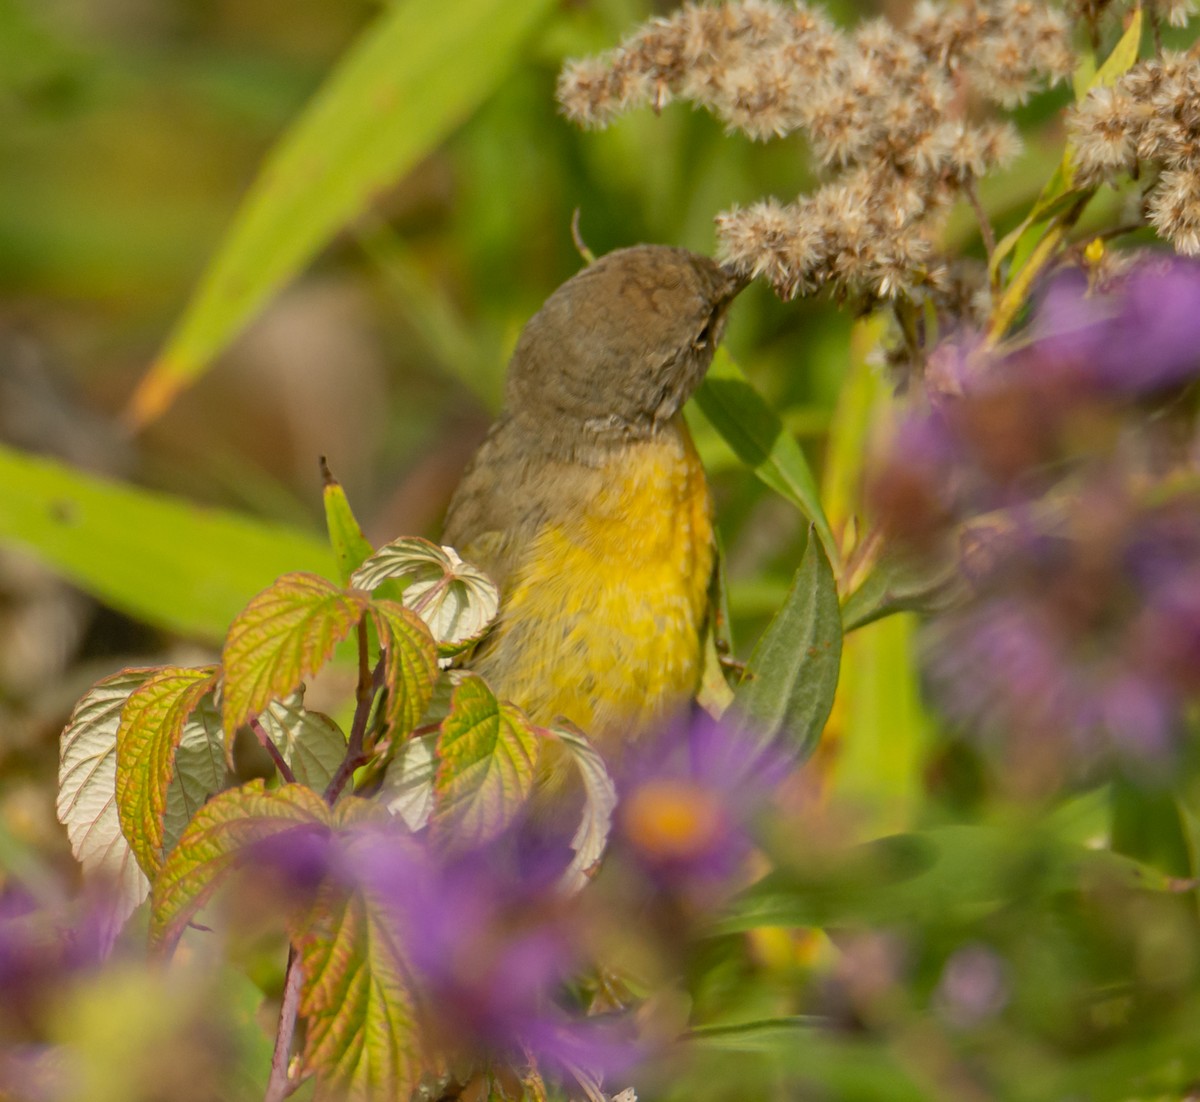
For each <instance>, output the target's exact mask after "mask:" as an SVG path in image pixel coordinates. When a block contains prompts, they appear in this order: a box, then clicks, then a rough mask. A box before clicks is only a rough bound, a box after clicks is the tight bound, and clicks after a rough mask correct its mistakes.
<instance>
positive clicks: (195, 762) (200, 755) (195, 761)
mask: <svg viewBox="0 0 1200 1102" xmlns="http://www.w3.org/2000/svg"><path fill="white" fill-rule="evenodd" d="M229 783H230V777H229V769H228V767H227V765H226V761H225V738H224V733H223V732H222V730H221V712H220V709H219V708H218V707H217V705H216V701H215V700H214V699H213V698H212V696H206V697H204V699H203V700H201V701H200V703H199V704H198V705H197V706H196V708H195V710H194V711H193V712H192V714H191V715H190V716H188V720H187V722H186V723H185V724H184V725H183V735H182V737H181V738H180V739H179V745H178V746H177V747H176V748H175V775H174V776H173V777H172V778H171V784H170V786H169V787H168V788H167V809H166V812H165V813H164V815H163V852H164V853H170V851H171V850H172V849H173V848H174V847H175V845H176V844H177V843H178V842H179V839H180V838H181V837H183V832H184V831H185V830H186V829H187V825H188V823H190V822H191V821H192V817H193V816H194V815H195V814H196V812H197V811H199V810H200V808H202V807H203V806H204V805H205V803H206V802H207V801H208V799H209V797H210V796H213V795H215V794H216V793H218V792H220V791H221V790H222V789H224V788H227V787H228V786H229Z"/></svg>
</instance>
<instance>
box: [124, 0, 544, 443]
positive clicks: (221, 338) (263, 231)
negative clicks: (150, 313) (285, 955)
mask: <svg viewBox="0 0 1200 1102" xmlns="http://www.w3.org/2000/svg"><path fill="white" fill-rule="evenodd" d="M550 6H551V0H522V2H520V3H513V2H512V0H442V2H441V3H437V4H430V3H426V2H425V0H399V2H397V3H394V4H392V5H389V6H387V7H385V8H384V9H383V13H382V14H381V16H380V17H379V19H378V20H377V21H376V22H375V24H374V25H373V26H371V27H370V28H369V29H368V30H367V31H366V33H365V34H364V35H363V36H362V38H360V39H359V41H358V42H357V43H356V44H355V45H354V46H353V47H352V48H351V49H350V50H349V51H348V53H347V54H346V56H345V57H344V58H343V59H342V61H341V62H340V63H339V65H338V67H337V68H336V69H335V70H334V72H333V73H332V74H331V76H330V77H329V79H328V80H327V81H326V82H325V85H324V86H323V87H322V88H321V89H320V90H319V91H318V93H317V94H316V96H315V97H314V98H313V100H312V101H311V102H310V103H309V105H308V107H307V109H306V110H305V111H304V113H303V114H302V115H301V116H300V118H299V119H297V121H296V122H295V123H294V124H293V125H292V127H291V128H290V130H289V131H288V132H287V133H286V134H285V135H284V136H283V138H282V139H281V141H280V142H279V144H278V145H277V146H276V148H275V149H274V151H273V152H272V153H271V155H270V156H269V158H268V159H267V162H266V164H265V165H264V167H263V169H262V172H261V173H260V174H259V177H258V179H257V180H256V181H255V182H254V184H253V185H252V187H251V189H250V192H249V194H248V195H247V197H246V199H245V201H244V202H243V204H242V207H241V209H240V210H239V211H238V214H237V216H236V218H235V221H234V224H233V226H232V227H231V229H230V230H229V232H228V234H227V235H226V237H225V240H224V242H223V243H222V245H221V248H220V251H219V252H218V254H217V256H216V258H215V259H214V261H213V262H212V264H211V266H210V267H209V269H208V271H207V272H206V273H205V275H204V277H203V279H202V280H201V283H200V287H199V289H198V290H197V292H196V294H195V296H194V298H193V299H192V301H191V303H190V304H189V306H188V308H187V310H186V312H185V313H184V316H183V318H182V319H181V321H180V323H179V325H178V327H177V328H176V330H175V332H174V333H173V334H172V336H171V338H170V340H169V342H168V344H167V347H166V349H165V350H164V352H163V353H162V356H161V357H160V358H159V360H158V362H157V363H156V364H155V365H154V367H153V368H152V369H151V371H150V372H149V373H148V374H147V376H146V377H145V378H144V379H143V381H142V383H141V385H140V387H139V388H138V391H137V393H136V394H135V395H134V398H133V401H132V404H131V413H132V415H133V418H134V419H135V421H137V422H145V421H147V420H150V419H152V418H153V417H155V416H156V415H157V414H158V413H159V412H160V411H161V410H162V409H163V408H165V406H166V405H167V404H168V403H169V402H170V401H171V399H172V397H173V396H174V395H175V393H177V392H178V390H180V389H181V388H182V387H183V386H185V385H187V384H188V383H189V382H190V381H192V380H193V379H195V378H196V376H198V375H199V374H201V373H202V372H203V370H204V369H205V367H206V366H207V364H208V363H209V362H210V361H211V360H212V358H213V357H214V356H215V355H216V354H217V353H218V352H220V351H221V349H222V348H224V347H225V346H226V345H227V344H228V343H229V341H230V339H231V338H232V337H233V336H234V335H235V334H236V333H237V332H238V331H239V330H240V329H241V327H242V326H243V325H244V324H245V323H246V322H247V321H248V320H249V319H250V317H251V316H252V315H253V314H254V312H255V311H256V310H257V309H258V308H259V307H260V306H261V305H262V303H263V302H264V300H265V299H266V298H267V297H268V296H269V295H270V294H271V293H272V292H274V291H275V290H276V289H277V288H278V287H279V286H280V285H281V284H283V283H284V282H285V281H286V280H288V279H290V278H291V277H292V276H294V275H295V274H296V273H297V272H298V271H299V270H300V269H301V268H302V267H303V266H304V265H305V264H306V263H307V262H308V260H309V259H310V258H311V257H312V256H313V254H314V253H315V252H316V251H317V250H318V249H319V248H321V247H322V246H323V245H324V244H325V243H326V242H327V241H329V239H330V238H331V237H332V236H333V234H334V233H335V232H336V231H337V230H338V229H339V228H340V227H342V226H343V225H345V224H346V223H347V222H348V221H350V220H351V219H353V218H354V217H356V216H357V215H358V214H360V213H361V212H362V211H363V210H364V209H365V208H366V206H367V205H368V203H369V202H370V200H371V198H372V196H373V195H374V194H376V193H377V192H378V191H380V190H381V189H382V188H384V187H386V186H387V185H388V184H390V183H392V182H393V181H394V180H396V179H397V178H398V177H400V176H402V175H403V174H404V173H405V172H407V171H408V170H409V169H410V168H411V167H412V166H413V165H415V164H416V163H417V162H418V161H419V160H420V159H421V158H422V157H424V156H425V155H426V154H428V153H429V152H430V151H431V150H432V149H434V148H435V147H436V146H437V145H438V144H439V143H440V142H441V141H442V140H444V139H445V137H446V136H447V135H448V134H449V133H450V132H451V131H452V130H453V129H454V128H455V127H456V126H458V125H459V124H460V123H461V122H462V121H463V120H465V119H466V118H467V117H468V116H469V115H470V114H471V112H472V111H474V110H475V108H476V107H478V105H479V104H480V103H482V102H483V100H484V99H485V98H486V97H487V96H488V95H489V93H490V92H491V91H492V90H493V89H494V88H495V87H496V85H497V84H498V83H499V81H500V80H501V79H502V77H503V76H504V74H505V73H506V72H507V70H508V68H509V67H510V65H511V64H512V63H513V61H514V60H515V58H516V56H517V52H518V49H519V47H520V45H521V43H522V42H523V41H524V39H525V37H526V36H527V34H528V33H529V31H530V30H531V29H532V28H533V27H534V25H535V24H536V22H537V21H538V19H540V18H541V16H542V15H543V14H544V13H545V12H546V11H547V10H548V9H549V8H550Z"/></svg>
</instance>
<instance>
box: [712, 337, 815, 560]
mask: <svg viewBox="0 0 1200 1102" xmlns="http://www.w3.org/2000/svg"><path fill="white" fill-rule="evenodd" d="M695 402H696V405H697V406H698V407H699V409H700V412H701V413H703V414H704V416H705V417H706V418H707V419H708V421H709V422H710V423H711V424H712V426H713V427H714V428H715V429H716V430H717V431H718V432H719V433H720V434H721V436H722V437H723V438H724V439H725V442H726V443H727V444H728V445H729V446H730V447H731V448H732V449H733V450H734V452H735V453H736V454H737V456H738V458H739V459H741V461H742V462H743V463H745V464H746V466H748V467H749V468H750V469H751V470H752V471H754V473H755V474H756V475H757V476H758V477H759V478H760V479H761V480H762V481H763V482H764V483H766V485H768V486H769V487H770V488H771V489H772V490H774V491H775V492H776V493H778V494H780V495H781V496H782V497H784V498H786V499H787V500H788V501H790V502H791V503H792V504H793V505H795V506H796V508H797V509H799V510H800V512H801V513H802V514H803V515H804V516H805V517H806V518H808V521H809V523H810V524H812V525H814V526H815V527H816V529H817V534H818V535H819V536H820V539H821V543H822V544H823V545H824V546H825V553H826V555H827V556H828V557H829V559H830V561H831V562H836V561H837V555H838V551H837V542H836V541H835V540H834V538H833V532H832V531H831V530H830V528H829V521H828V520H826V518H825V512H824V510H823V509H822V508H821V500H820V497H819V496H818V494H817V483H816V480H815V479H814V478H813V475H812V471H811V470H810V469H809V466H808V461H807V460H806V459H805V458H804V452H803V451H801V449H800V445H799V444H797V443H796V440H795V438H794V437H793V436H791V434H789V433H788V431H787V430H786V429H785V428H784V426H783V422H782V421H780V419H779V418H778V417H777V416H776V414H775V412H774V411H773V410H772V409H771V407H770V406H768V405H767V403H766V402H765V401H764V400H763V399H762V397H761V396H760V395H759V393H758V391H756V390H755V389H754V387H753V386H752V385H751V383H750V380H749V379H747V378H746V376H745V375H744V374H743V372H742V369H741V368H740V367H738V365H737V364H736V363H734V362H733V360H732V359H731V358H730V356H729V353H728V352H726V351H725V350H724V349H723V348H718V349H717V355H716V358H715V359H714V360H713V363H712V367H710V368H709V369H708V375H707V376H706V377H705V379H704V382H703V383H701V384H700V387H699V389H698V390H697V391H696V394H695Z"/></svg>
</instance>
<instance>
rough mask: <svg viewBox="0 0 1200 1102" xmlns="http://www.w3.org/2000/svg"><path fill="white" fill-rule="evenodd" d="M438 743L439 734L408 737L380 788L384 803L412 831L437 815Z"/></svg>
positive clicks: (390, 764) (389, 766)
mask: <svg viewBox="0 0 1200 1102" xmlns="http://www.w3.org/2000/svg"><path fill="white" fill-rule="evenodd" d="M436 746H437V735H436V734H434V735H422V736H421V737H420V738H410V739H408V740H407V741H406V742H405V743H404V745H403V746H401V747H400V749H399V751H397V753H396V756H395V757H394V758H393V759H392V761H391V762H390V763H389V765H388V768H387V773H386V774H385V775H384V778H383V784H382V785H381V786H380V789H379V799H380V801H381V802H382V803H383V806H384V807H386V808H387V809H388V812H389V813H390V814H392V815H395V816H397V817H398V818H400V819H402V820H403V821H404V825H405V826H406V827H408V829H409V830H414V831H415V830H420V829H421V828H422V827H424V826H425V824H426V823H428V822H429V817H430V815H432V814H433V782H434V778H435V777H436V776H437V765H438V759H437V754H436V752H435V749H436Z"/></svg>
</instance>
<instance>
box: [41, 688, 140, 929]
mask: <svg viewBox="0 0 1200 1102" xmlns="http://www.w3.org/2000/svg"><path fill="white" fill-rule="evenodd" d="M154 673H155V670H154V669H128V670H122V671H121V672H120V673H116V674H113V675H112V676H111V677H106V678H104V680H103V681H99V682H97V683H96V684H95V685H93V686H92V688H91V689H89V690H88V692H87V693H86V694H85V695H84V697H83V699H82V700H80V701H79V703H78V704H76V705H75V710H74V711H73V712H72V713H71V718H70V719H69V720H68V721H67V725H66V727H64V728H63V733H62V738H61V741H60V756H59V763H58V800H57V804H56V810H57V813H58V821H59V822H60V823H62V824H63V826H65V827H66V828H67V837H68V839H69V840H70V843H71V852H72V853H73V854H74V855H75V859H76V860H77V861H78V862H79V863H80V865H82V866H83V871H84V873H85V874H89V875H100V876H103V877H104V878H106V879H107V880H109V881H110V882H111V883H112V884H114V885H115V886H116V889H117V892H118V893H119V896H120V900H119V910H120V912H121V914H120V916H119V918H118V921H123V920H124V919H125V918H127V917H128V916H129V914H130V913H131V912H132V911H133V909H134V907H136V906H137V905H138V904H139V903H140V902H141V901H142V900H143V899H145V898H146V894H147V892H149V890H150V883H149V881H148V880H147V879H146V875H145V873H143V872H142V870H141V867H140V866H139V865H138V863H137V859H136V858H135V857H134V855H133V850H132V849H130V848H129V843H128V842H127V841H126V840H125V835H124V834H123V833H122V831H121V819H120V816H119V815H118V813H117V797H116V781H117V728H118V727H119V726H120V724H121V709H122V708H124V706H125V701H126V700H128V699H129V694H130V693H132V692H133V691H134V690H135V689H137V688H138V687H139V686H141V685H142V684H144V683H145V682H146V680H147V679H148V678H149V677H150V676H151V675H152V674H154Z"/></svg>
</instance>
